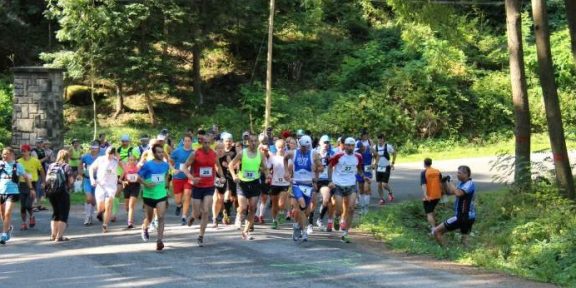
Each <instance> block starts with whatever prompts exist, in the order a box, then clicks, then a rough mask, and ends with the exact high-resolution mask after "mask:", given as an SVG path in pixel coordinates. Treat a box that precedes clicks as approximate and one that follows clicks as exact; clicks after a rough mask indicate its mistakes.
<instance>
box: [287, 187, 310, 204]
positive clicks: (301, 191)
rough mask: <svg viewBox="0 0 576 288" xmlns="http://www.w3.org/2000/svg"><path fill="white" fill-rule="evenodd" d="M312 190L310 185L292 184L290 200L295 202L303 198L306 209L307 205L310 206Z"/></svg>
mask: <svg viewBox="0 0 576 288" xmlns="http://www.w3.org/2000/svg"><path fill="white" fill-rule="evenodd" d="M312 190H313V187H312V185H301V184H293V185H292V198H294V199H296V200H298V199H300V198H304V202H305V203H306V207H308V205H310V200H312Z"/></svg>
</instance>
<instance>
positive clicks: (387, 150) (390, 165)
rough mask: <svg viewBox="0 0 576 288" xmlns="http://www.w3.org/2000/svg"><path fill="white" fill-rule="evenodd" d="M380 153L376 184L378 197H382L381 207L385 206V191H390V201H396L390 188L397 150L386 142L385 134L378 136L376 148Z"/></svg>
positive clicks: (377, 158) (377, 157) (377, 161)
mask: <svg viewBox="0 0 576 288" xmlns="http://www.w3.org/2000/svg"><path fill="white" fill-rule="evenodd" d="M374 150H375V151H377V152H378V155H377V156H376V163H377V164H378V167H377V168H376V182H378V195H379V196H380V202H379V203H380V205H384V204H385V203H386V201H385V200H384V189H386V191H388V201H389V202H392V201H394V195H393V194H392V189H391V188H390V184H389V182H390V173H391V171H392V170H394V163H396V150H394V147H393V146H392V145H390V144H388V143H387V142H386V137H385V136H384V134H380V135H378V144H377V145H376V146H375V147H374ZM390 155H392V162H390Z"/></svg>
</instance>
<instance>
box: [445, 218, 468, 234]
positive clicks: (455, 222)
mask: <svg viewBox="0 0 576 288" xmlns="http://www.w3.org/2000/svg"><path fill="white" fill-rule="evenodd" d="M474 221H475V220H474V219H463V220H461V219H458V218H457V217H456V216H454V217H452V218H450V219H448V220H446V221H444V227H446V230H448V231H454V230H456V229H460V233H462V234H463V235H467V234H470V231H471V230H472V225H474Z"/></svg>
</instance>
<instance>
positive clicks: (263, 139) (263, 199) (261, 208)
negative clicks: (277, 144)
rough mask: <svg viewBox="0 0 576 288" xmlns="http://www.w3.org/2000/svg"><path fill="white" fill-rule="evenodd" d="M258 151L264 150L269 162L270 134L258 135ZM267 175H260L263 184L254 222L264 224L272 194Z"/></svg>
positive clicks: (266, 159) (266, 160)
mask: <svg viewBox="0 0 576 288" xmlns="http://www.w3.org/2000/svg"><path fill="white" fill-rule="evenodd" d="M258 142H259V144H258V151H260V152H262V154H263V155H264V157H265V159H264V161H265V162H266V163H268V161H269V159H270V156H271V155H272V154H271V153H270V147H268V146H269V145H268V136H267V135H266V134H264V133H262V134H260V135H258ZM264 177H265V175H261V176H260V184H261V185H262V188H261V190H260V191H261V192H262V193H261V194H260V202H259V205H258V210H257V211H256V212H257V214H256V215H257V216H256V217H255V218H254V222H256V223H258V224H264V214H265V213H266V205H267V204H268V195H269V194H270V182H269V180H268V179H266V178H264Z"/></svg>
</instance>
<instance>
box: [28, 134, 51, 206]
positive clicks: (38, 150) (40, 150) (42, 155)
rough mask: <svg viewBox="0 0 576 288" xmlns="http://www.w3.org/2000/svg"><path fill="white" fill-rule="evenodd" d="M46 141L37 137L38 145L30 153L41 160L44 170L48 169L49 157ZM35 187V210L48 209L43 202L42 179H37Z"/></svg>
mask: <svg viewBox="0 0 576 288" xmlns="http://www.w3.org/2000/svg"><path fill="white" fill-rule="evenodd" d="M44 141H45V140H44V138H42V137H38V138H37V139H36V147H34V148H33V149H32V153H31V154H30V155H32V157H34V158H37V159H38V160H40V162H41V163H42V168H44V171H46V167H47V166H46V163H47V161H48V157H47V156H46V151H45V150H44ZM39 180H42V179H39ZM34 188H35V189H36V197H35V198H34V204H33V205H36V206H35V208H34V209H33V211H34V212H38V211H44V210H47V209H48V208H46V207H44V206H42V203H43V202H44V190H43V189H42V181H36V186H34Z"/></svg>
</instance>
